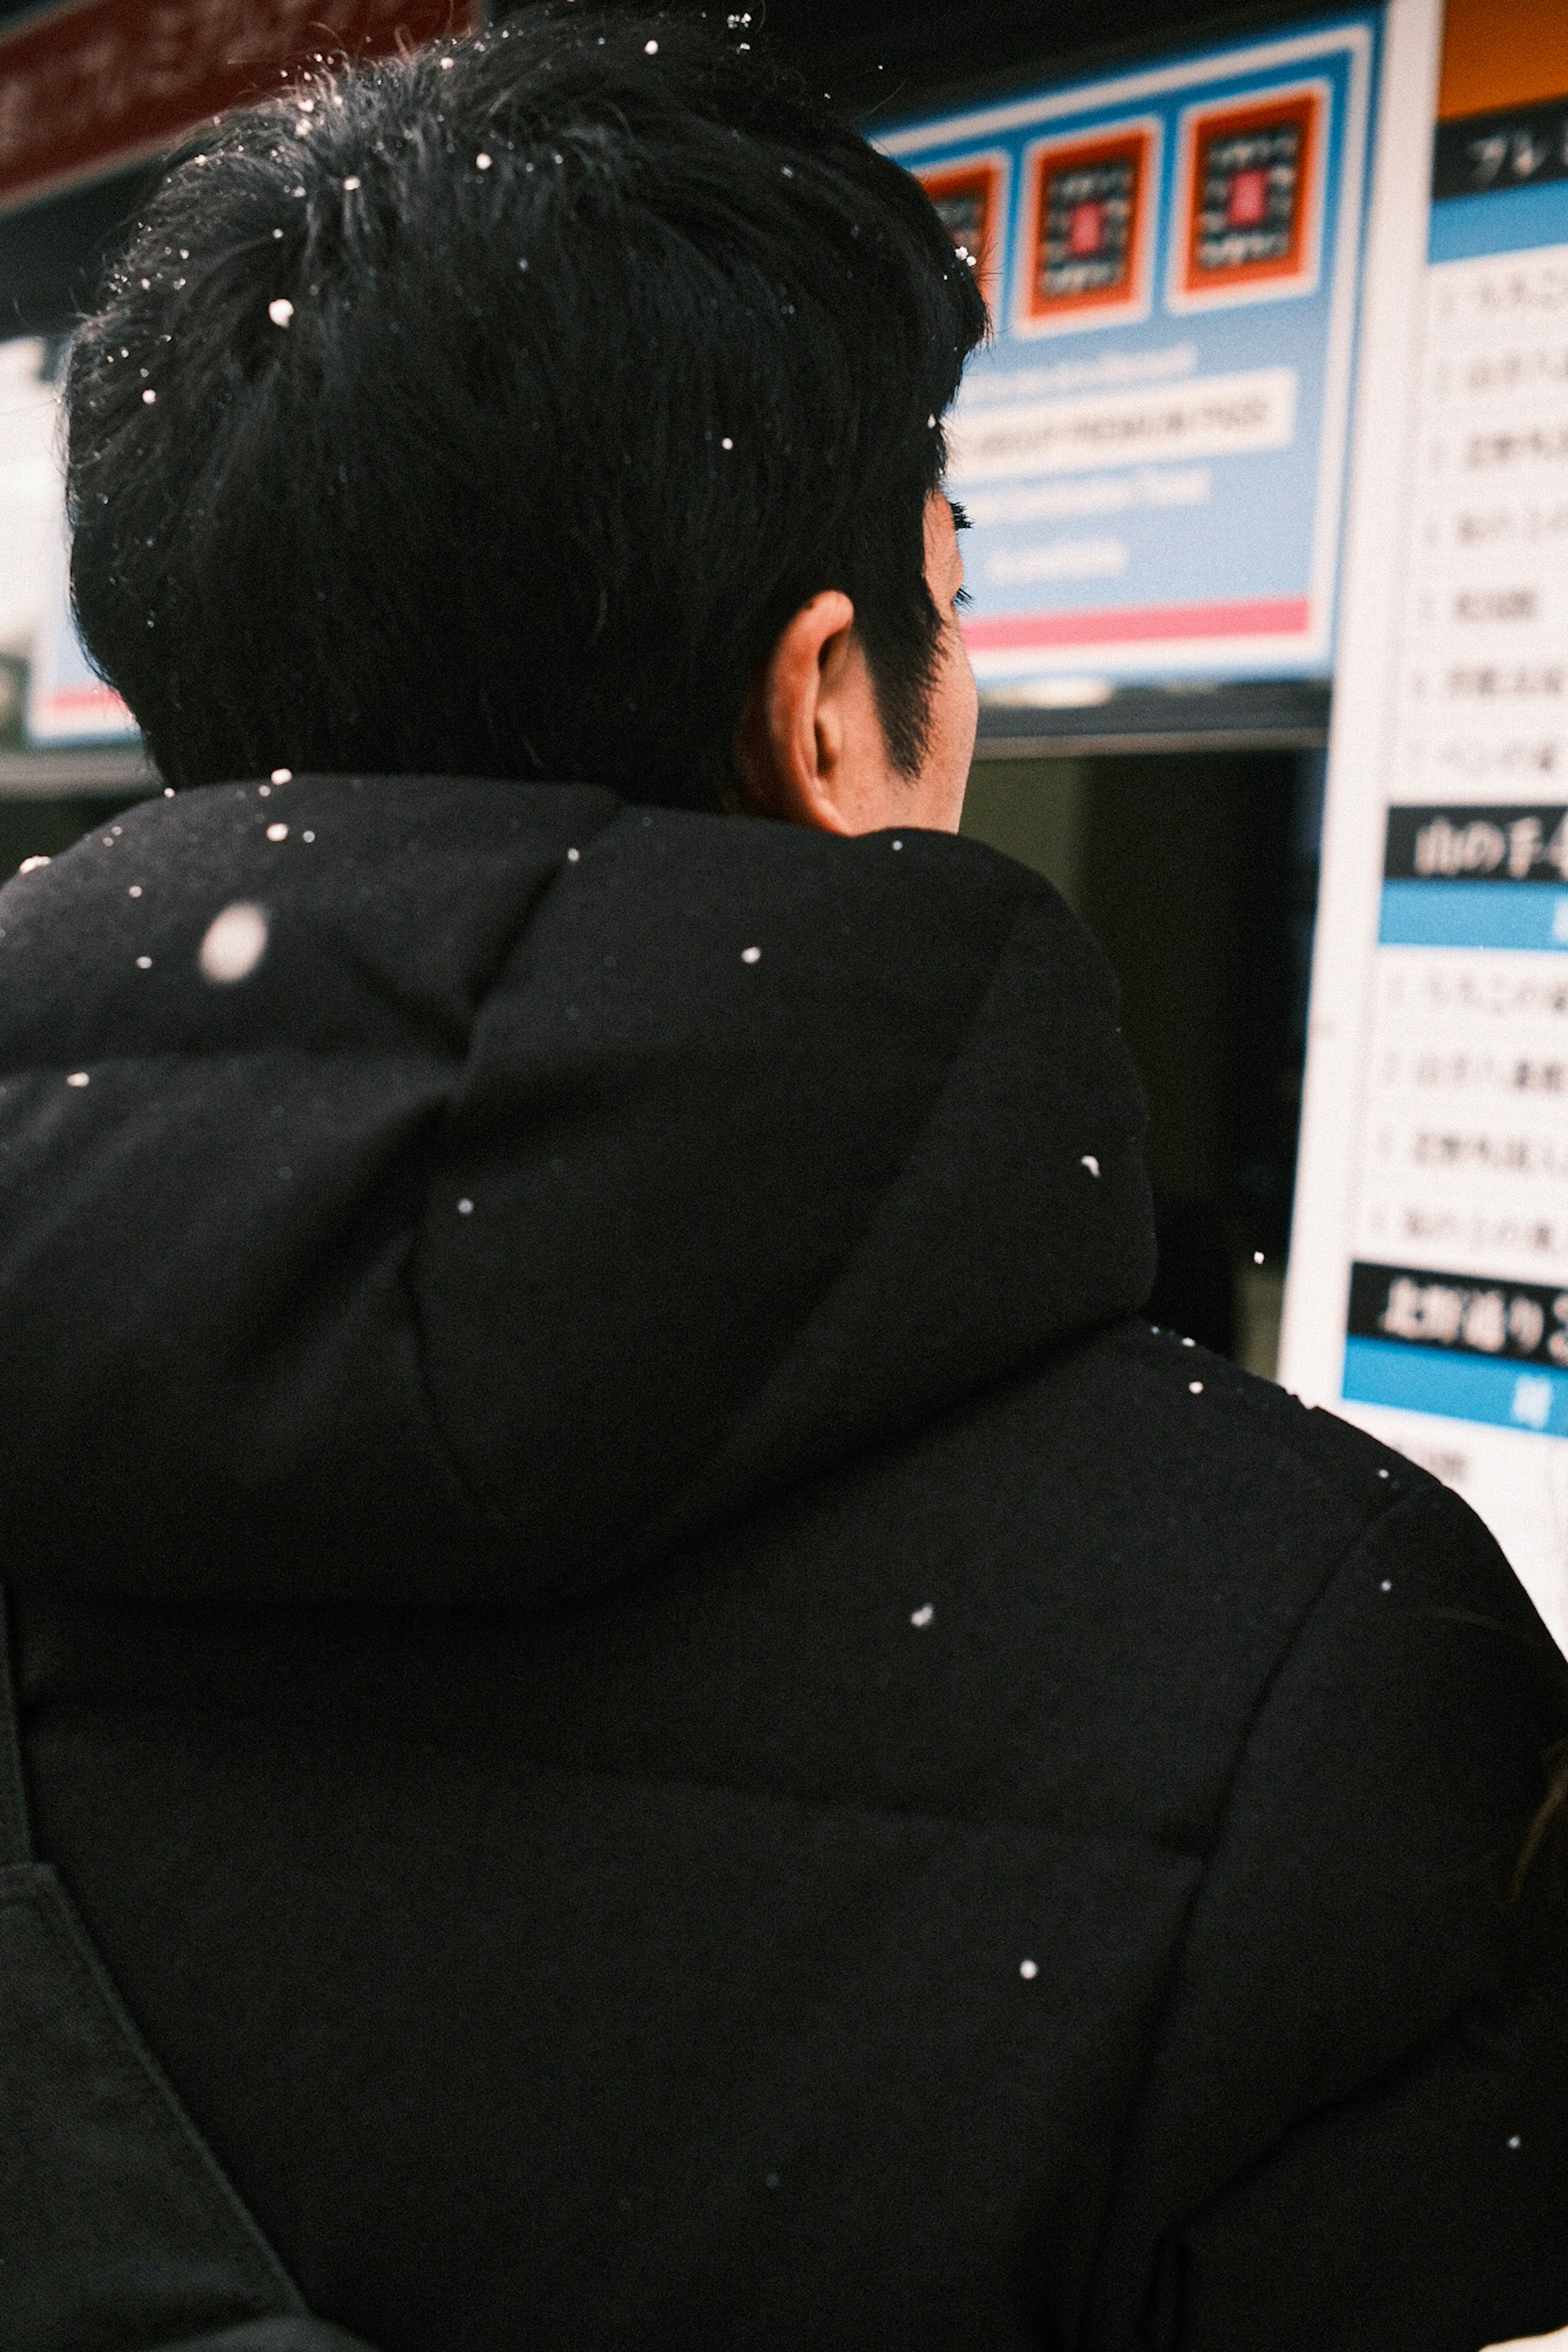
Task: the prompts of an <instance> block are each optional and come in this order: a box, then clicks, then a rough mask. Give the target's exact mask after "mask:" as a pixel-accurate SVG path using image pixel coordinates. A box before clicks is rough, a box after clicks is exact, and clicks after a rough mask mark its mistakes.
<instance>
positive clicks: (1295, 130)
mask: <svg viewBox="0 0 1568 2352" xmlns="http://www.w3.org/2000/svg"><path fill="white" fill-rule="evenodd" d="M1328 103H1329V93H1328V89H1327V86H1326V84H1324V83H1321V82H1309V83H1305V84H1303V85H1302V87H1301V88H1300V89H1291V90H1286V91H1282V92H1281V93H1280V94H1279V95H1278V96H1274V95H1270V97H1269V98H1268V99H1267V100H1258V99H1251V100H1247V101H1245V102H1243V103H1241V104H1239V105H1236V104H1232V105H1227V106H1210V107H1194V108H1193V109H1192V110H1190V111H1189V112H1188V113H1187V114H1185V115H1184V117H1183V119H1182V126H1181V146H1180V152H1179V156H1178V162H1177V169H1176V212H1175V233H1174V235H1173V237H1172V239H1171V283H1170V286H1169V288H1168V289H1167V299H1168V300H1169V302H1170V306H1171V308H1172V309H1173V310H1206V309H1209V308H1211V307H1213V306H1215V305H1217V304H1223V303H1229V302H1247V301H1255V300H1264V301H1273V300H1278V299H1280V298H1281V297H1282V296H1286V295H1291V294H1310V292H1311V291H1312V289H1314V287H1315V286H1316V285H1317V282H1318V267H1319V249H1320V246H1321V225H1322V202H1321V182H1322V155H1323V146H1324V131H1325V118H1326V115H1327V110H1328Z"/></svg>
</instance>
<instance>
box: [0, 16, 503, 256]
mask: <svg viewBox="0 0 1568 2352" xmlns="http://www.w3.org/2000/svg"><path fill="white" fill-rule="evenodd" d="M477 18H478V8H477V5H476V0H66V5H64V6H60V7H50V8H46V9H44V10H41V11H37V12H35V13H34V14H32V15H30V16H27V17H26V18H25V19H24V21H23V22H22V23H21V24H19V25H17V26H15V27H13V28H12V29H10V30H8V31H5V32H4V33H0V213H4V212H7V211H10V210H12V209H14V208H15V207H16V206H17V205H25V204H29V203H31V202H33V201H34V200H36V199H37V198H38V197H40V196H46V195H50V194H54V193H55V192H56V191H57V190H58V189H61V188H65V187H69V186H71V185H73V184H76V183H78V182H79V181H82V180H89V179H97V178H99V177H100V175H102V174H104V173H110V172H115V171H119V170H121V168H122V167H123V166H125V165H127V164H130V163H138V162H141V161H142V160H144V159H145V158H147V157H149V156H153V155H157V154H160V153H162V152H163V150H164V149H166V148H168V147H171V146H173V145H174V144H175V143H176V142H178V141H180V140H181V139H182V138H184V136H185V135H186V134H187V133H188V132H189V131H191V130H192V129H193V128H194V127H195V125H196V124H197V123H199V122H201V121H203V120H204V119H205V118H207V117H210V116H212V115H215V114H220V113H221V112H222V111H223V110H224V109H225V108H226V107H228V106H233V105H235V104H237V102H239V101H240V100H245V99H249V98H255V97H257V96H258V94H259V93H260V92H261V91H263V90H265V89H268V88H269V87H272V86H275V84H276V80H277V77H278V72H279V68H284V69H285V70H287V69H289V68H298V67H300V66H302V65H304V64H305V63H306V62H307V60H308V59H309V58H311V57H313V56H315V55H317V54H319V53H321V52H322V51H325V52H327V53H328V54H329V55H331V54H332V53H334V52H347V53H348V54H350V55H353V56H372V55H375V54H377V53H379V52H383V51H385V50H389V49H392V48H394V47H395V46H396V45H397V43H398V41H399V40H400V39H405V40H410V41H419V40H426V39H431V38H434V37H437V36H438V35H455V34H458V33H462V32H466V31H468V30H469V29H470V28H471V27H472V26H473V25H474V24H475V23H476V22H477Z"/></svg>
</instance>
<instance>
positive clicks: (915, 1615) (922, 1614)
mask: <svg viewBox="0 0 1568 2352" xmlns="http://www.w3.org/2000/svg"><path fill="white" fill-rule="evenodd" d="M935 1615H936V1611H935V1610H934V1609H933V1608H932V1607H931V1602H930V1601H926V1602H925V1603H924V1604H923V1606H922V1607H921V1608H919V1609H916V1610H913V1611H911V1612H910V1624H911V1625H918V1626H920V1627H921V1631H922V1632H923V1631H924V1629H925V1627H926V1626H928V1625H929V1624H930V1623H931V1619H932V1618H933V1617H934V1616H935Z"/></svg>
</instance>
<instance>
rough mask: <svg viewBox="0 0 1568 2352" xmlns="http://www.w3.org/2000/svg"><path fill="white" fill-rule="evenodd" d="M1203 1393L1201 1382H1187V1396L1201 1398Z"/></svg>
mask: <svg viewBox="0 0 1568 2352" xmlns="http://www.w3.org/2000/svg"><path fill="white" fill-rule="evenodd" d="M1203 1392H1204V1384H1203V1382H1202V1381H1188V1382H1187V1394H1188V1395H1189V1396H1202V1394H1203Z"/></svg>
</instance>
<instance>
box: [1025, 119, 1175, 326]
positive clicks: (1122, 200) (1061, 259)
mask: <svg viewBox="0 0 1568 2352" xmlns="http://www.w3.org/2000/svg"><path fill="white" fill-rule="evenodd" d="M1159 167H1160V126H1159V123H1158V122H1157V121H1154V120H1152V119H1150V120H1147V121H1138V122H1122V123H1115V124H1112V125H1109V126H1107V128H1105V129H1104V130H1101V131H1095V132H1094V133H1092V134H1091V135H1090V136H1088V137H1086V136H1085V135H1084V134H1083V133H1082V132H1079V133H1078V134H1077V135H1069V136H1068V137H1065V138H1057V139H1042V140H1039V141H1037V142H1036V144H1035V145H1034V146H1032V147H1031V148H1030V149H1029V150H1028V152H1027V154H1026V157H1025V163H1024V170H1025V182H1024V187H1025V218H1024V222H1023V235H1022V236H1021V238H1020V259H1019V273H1018V299H1017V302H1016V310H1015V318H1014V327H1015V331H1016V332H1017V333H1019V334H1025V335H1040V334H1051V333H1059V332H1061V331H1064V330H1070V329H1072V328H1075V327H1108V326H1116V325H1121V324H1122V323H1124V322H1130V321H1131V320H1137V319H1142V318H1146V317H1147V315H1148V311H1149V281H1150V275H1151V268H1152V247H1153V241H1154V222H1155V215H1156V208H1157V204H1158V198H1159V178H1160V168H1159Z"/></svg>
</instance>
